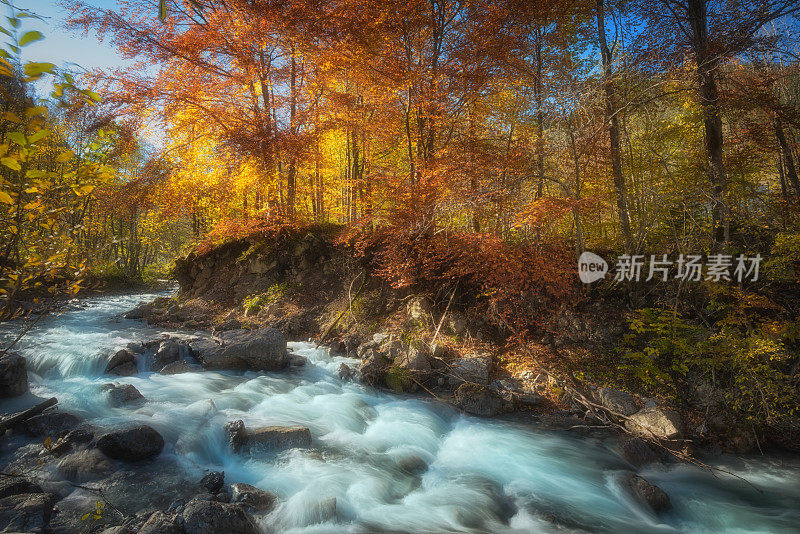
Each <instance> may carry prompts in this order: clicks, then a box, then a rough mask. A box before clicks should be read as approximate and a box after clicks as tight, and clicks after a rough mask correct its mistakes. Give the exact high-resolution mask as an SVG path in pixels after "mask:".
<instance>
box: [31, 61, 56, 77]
mask: <svg viewBox="0 0 800 534" xmlns="http://www.w3.org/2000/svg"><path fill="white" fill-rule="evenodd" d="M55 68H56V66H55V64H53V63H43V62H36V61H31V62H30V63H26V64H25V75H26V76H28V77H29V78H38V77H40V76H41V75H42V74H44V73H48V74H53V69H55Z"/></svg>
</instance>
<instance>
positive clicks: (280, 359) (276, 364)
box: [198, 328, 289, 371]
mask: <svg viewBox="0 0 800 534" xmlns="http://www.w3.org/2000/svg"><path fill="white" fill-rule="evenodd" d="M219 337H220V339H221V340H222V344H221V345H218V346H216V347H213V348H212V347H207V348H206V349H205V350H202V351H201V352H200V353H199V355H198V357H199V359H200V361H201V362H202V364H203V367H204V368H205V369H239V370H243V371H248V370H249V371H277V370H280V369H283V368H285V367H286V366H287V365H288V364H289V355H288V352H287V350H286V339H285V338H284V337H283V334H281V333H280V331H278V330H276V329H274V328H264V329H261V330H231V331H229V332H222V333H220V335H219Z"/></svg>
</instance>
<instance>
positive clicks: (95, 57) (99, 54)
mask: <svg viewBox="0 0 800 534" xmlns="http://www.w3.org/2000/svg"><path fill="white" fill-rule="evenodd" d="M87 3H89V4H91V5H94V6H98V7H106V8H113V7H115V6H116V4H117V2H116V0H88V1H87ZM14 4H15V5H16V6H17V7H20V8H26V9H29V10H31V11H33V12H35V13H36V14H38V15H40V16H42V17H43V18H44V19H45V20H44V21H38V20H35V19H25V20H24V24H23V26H22V29H23V30H39V31H41V32H42V33H43V34H44V35H45V39H44V40H43V41H39V42H36V43H33V44H31V45H29V46H27V47H26V48H25V49H24V51H23V60H31V61H49V62H50V63H55V64H56V65H58V66H59V67H63V68H67V69H68V70H73V68H74V67H73V68H70V64H75V65H79V66H80V67H83V68H86V69H91V68H95V67H113V66H119V65H123V64H124V61H123V59H122V58H121V57H120V56H119V55H118V54H117V53H116V51H115V50H114V48H113V47H112V46H111V44H110V43H109V42H108V41H105V42H103V43H100V42H99V41H98V39H97V35H96V34H95V33H93V32H91V33H89V35H87V36H86V37H84V36H83V35H82V34H81V33H80V32H71V31H67V30H65V29H64V28H63V25H64V20H65V18H66V16H67V11H66V10H65V9H64V8H62V7H61V5H60V2H58V1H56V0H15V2H14ZM0 9H3V10H6V9H7V8H5V7H4V6H0ZM2 14H3V15H7V14H8V13H7V12H3V13H2ZM77 70H80V69H77Z"/></svg>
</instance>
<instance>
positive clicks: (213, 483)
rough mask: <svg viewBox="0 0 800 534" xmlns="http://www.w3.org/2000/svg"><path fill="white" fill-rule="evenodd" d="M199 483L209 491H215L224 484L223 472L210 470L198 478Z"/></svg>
mask: <svg viewBox="0 0 800 534" xmlns="http://www.w3.org/2000/svg"><path fill="white" fill-rule="evenodd" d="M200 485H201V486H203V487H204V488H205V489H207V490H208V492H209V493H217V492H218V491H219V490H221V489H222V486H224V485H225V472H224V471H211V472H210V473H208V474H207V475H205V476H204V477H203V478H201V479H200Z"/></svg>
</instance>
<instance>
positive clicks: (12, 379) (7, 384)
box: [0, 352, 28, 398]
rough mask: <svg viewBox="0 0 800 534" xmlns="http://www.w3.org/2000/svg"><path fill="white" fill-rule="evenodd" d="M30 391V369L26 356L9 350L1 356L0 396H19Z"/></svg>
mask: <svg viewBox="0 0 800 534" xmlns="http://www.w3.org/2000/svg"><path fill="white" fill-rule="evenodd" d="M26 391H28V370H27V368H26V367H25V358H23V357H22V356H20V355H19V354H17V353H16V352H9V353H7V354H5V355H3V357H2V358H0V397H1V398H8V397H18V396H20V395H22V394H23V393H25V392H26Z"/></svg>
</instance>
